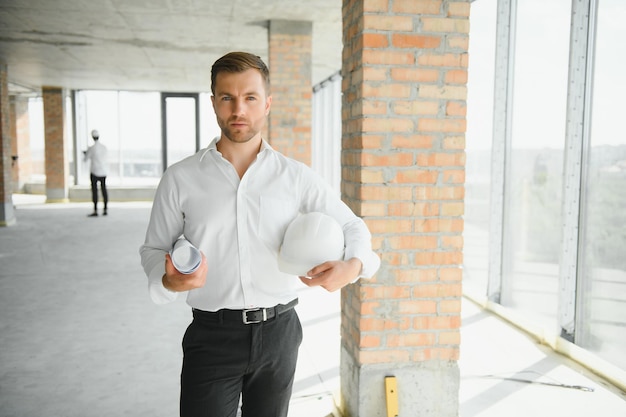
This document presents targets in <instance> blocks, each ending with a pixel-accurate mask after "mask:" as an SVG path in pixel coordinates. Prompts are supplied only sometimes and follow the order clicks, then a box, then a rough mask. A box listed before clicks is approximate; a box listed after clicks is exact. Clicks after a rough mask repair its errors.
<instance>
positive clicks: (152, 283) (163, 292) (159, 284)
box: [148, 268, 178, 304]
mask: <svg viewBox="0 0 626 417" xmlns="http://www.w3.org/2000/svg"><path fill="white" fill-rule="evenodd" d="M155 269H156V270H155V271H152V273H151V274H150V278H149V279H148V290H149V292H150V298H151V299H152V302H153V303H155V304H168V303H171V302H173V301H174V300H176V298H177V297H178V293H177V292H175V291H170V290H168V289H167V288H165V287H164V286H163V272H162V271H159V269H160V268H155Z"/></svg>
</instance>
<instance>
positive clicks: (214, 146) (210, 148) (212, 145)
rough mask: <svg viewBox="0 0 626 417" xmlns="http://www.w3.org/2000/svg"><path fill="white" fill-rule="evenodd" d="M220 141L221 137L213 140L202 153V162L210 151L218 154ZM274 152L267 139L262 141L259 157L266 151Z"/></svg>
mask: <svg viewBox="0 0 626 417" xmlns="http://www.w3.org/2000/svg"><path fill="white" fill-rule="evenodd" d="M219 141H220V136H216V137H214V138H213V140H212V141H211V143H209V146H207V147H206V148H205V149H204V151H202V155H200V162H202V160H203V159H204V157H205V156H206V154H207V153H208V152H209V151H215V152H217V142H219ZM273 150H274V149H273V148H272V147H271V146H270V144H269V143H267V142H266V141H265V139H261V149H260V150H259V154H258V155H257V157H258V156H259V155H261V154H262V153H264V152H265V151H273Z"/></svg>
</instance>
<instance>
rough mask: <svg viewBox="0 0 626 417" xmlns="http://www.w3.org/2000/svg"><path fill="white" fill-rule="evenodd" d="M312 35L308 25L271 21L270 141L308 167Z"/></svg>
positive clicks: (305, 23) (309, 153) (309, 154)
mask: <svg viewBox="0 0 626 417" xmlns="http://www.w3.org/2000/svg"><path fill="white" fill-rule="evenodd" d="M311 36H312V23H311V22H290V21H270V37H269V62H268V66H269V68H270V73H271V83H272V110H271V112H270V117H269V142H270V144H271V145H272V147H274V148H275V149H276V150H278V151H279V152H282V153H283V154H285V155H287V156H289V157H291V158H294V159H297V160H298V161H301V162H304V163H305V164H307V165H310V164H311V119H312V115H311V111H312V98H313V87H312V85H311V53H312V40H311Z"/></svg>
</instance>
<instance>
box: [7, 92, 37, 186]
mask: <svg viewBox="0 0 626 417" xmlns="http://www.w3.org/2000/svg"><path fill="white" fill-rule="evenodd" d="M10 106H11V113H10V117H11V121H12V123H11V137H12V144H11V152H12V155H17V156H18V160H17V161H15V163H14V164H13V167H12V170H13V191H14V192H20V191H22V188H23V186H24V183H25V182H26V181H28V179H29V178H30V177H31V175H32V173H33V172H32V171H33V170H32V157H31V150H30V126H29V116H28V98H25V97H19V96H15V97H11V99H10Z"/></svg>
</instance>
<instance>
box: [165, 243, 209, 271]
mask: <svg viewBox="0 0 626 417" xmlns="http://www.w3.org/2000/svg"><path fill="white" fill-rule="evenodd" d="M170 256H171V257H172V263H173V264H174V267H175V268H176V269H178V271H179V272H180V273H182V274H191V273H193V272H195V271H196V270H197V269H198V267H200V262H202V255H201V254H200V251H199V250H198V249H197V248H196V247H195V246H193V245H192V244H191V243H190V242H189V241H188V240H187V239H185V238H180V239H178V240H177V241H176V242H174V246H173V247H172V251H171V252H170Z"/></svg>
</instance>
